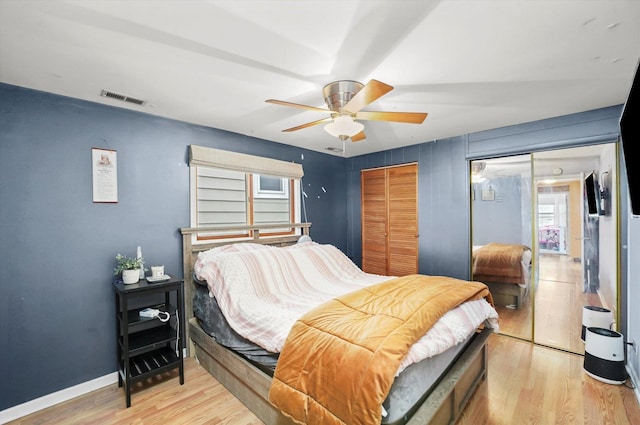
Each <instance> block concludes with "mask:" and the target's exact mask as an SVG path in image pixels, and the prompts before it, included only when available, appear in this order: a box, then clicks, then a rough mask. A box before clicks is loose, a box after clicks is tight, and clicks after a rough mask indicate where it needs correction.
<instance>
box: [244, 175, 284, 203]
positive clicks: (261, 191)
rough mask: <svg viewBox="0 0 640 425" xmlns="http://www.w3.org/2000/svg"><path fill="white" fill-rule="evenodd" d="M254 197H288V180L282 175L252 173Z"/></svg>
mask: <svg viewBox="0 0 640 425" xmlns="http://www.w3.org/2000/svg"><path fill="white" fill-rule="evenodd" d="M253 197H254V198H288V197H289V182H288V181H287V179H285V178H282V177H273V176H265V175H263V174H254V175H253Z"/></svg>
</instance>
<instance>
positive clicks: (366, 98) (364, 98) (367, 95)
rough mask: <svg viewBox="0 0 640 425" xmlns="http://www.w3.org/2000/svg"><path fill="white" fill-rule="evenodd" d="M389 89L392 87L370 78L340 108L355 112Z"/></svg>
mask: <svg viewBox="0 0 640 425" xmlns="http://www.w3.org/2000/svg"><path fill="white" fill-rule="evenodd" d="M391 90H393V87H391V86H390V85H388V84H385V83H383V82H380V81H378V80H371V81H369V82H368V83H367V84H366V85H365V86H364V87H363V88H362V89H360V91H359V92H358V93H356V94H355V95H354V96H353V97H352V98H351V100H349V101H348V102H347V104H346V105H344V107H343V108H342V110H343V111H344V112H350V113H352V114H355V113H356V112H358V111H360V110H361V109H362V108H364V107H365V106H367V105H368V104H370V103H371V102H374V101H375V100H377V99H379V98H380V97H382V96H383V95H385V94H387V93H389V92H390V91H391Z"/></svg>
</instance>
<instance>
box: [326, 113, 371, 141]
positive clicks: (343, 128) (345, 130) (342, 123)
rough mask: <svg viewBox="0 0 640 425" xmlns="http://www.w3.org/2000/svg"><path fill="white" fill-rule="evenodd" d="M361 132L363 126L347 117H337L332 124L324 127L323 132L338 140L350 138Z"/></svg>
mask: <svg viewBox="0 0 640 425" xmlns="http://www.w3.org/2000/svg"><path fill="white" fill-rule="evenodd" d="M362 130H364V125H362V124H361V123H359V122H357V121H355V120H354V119H353V117H351V116H349V115H338V116H337V117H335V118H334V119H333V122H330V123H329V124H327V125H325V126H324V131H326V132H327V133H329V134H330V135H332V136H333V137H338V138H340V137H341V136H346V137H352V136H355V135H356V134H358V133H360V132H361V131H362Z"/></svg>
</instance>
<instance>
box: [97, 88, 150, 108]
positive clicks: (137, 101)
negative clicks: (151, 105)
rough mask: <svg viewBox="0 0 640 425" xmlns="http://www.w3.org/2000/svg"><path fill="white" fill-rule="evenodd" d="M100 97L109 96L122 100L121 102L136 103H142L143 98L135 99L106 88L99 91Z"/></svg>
mask: <svg viewBox="0 0 640 425" xmlns="http://www.w3.org/2000/svg"><path fill="white" fill-rule="evenodd" d="M100 96H102V97H110V98H111V99H117V100H122V101H123V102H129V103H135V104H136V105H144V100H140V99H136V98H134V97H129V96H124V95H122V94H118V93H114V92H111V91H107V90H102V92H100Z"/></svg>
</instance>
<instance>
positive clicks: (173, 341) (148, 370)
mask: <svg viewBox="0 0 640 425" xmlns="http://www.w3.org/2000/svg"><path fill="white" fill-rule="evenodd" d="M170 277H171V278H170V279H169V280H168V281H166V282H158V283H149V282H147V281H146V280H145V279H141V280H140V282H138V283H134V284H128V285H125V284H124V283H122V282H121V281H116V282H113V287H114V289H115V295H116V334H117V335H118V344H117V345H118V386H119V387H122V386H123V385H124V390H125V394H126V399H127V407H129V406H131V385H132V384H135V383H136V382H139V381H143V380H145V379H148V378H150V377H153V376H155V375H158V374H160V373H163V372H167V371H169V370H172V369H175V368H179V369H180V385H182V384H184V361H183V355H182V353H183V348H184V285H183V279H181V278H178V277H176V276H172V275H170ZM173 292H175V298H174V300H175V301H174V302H175V304H172V303H171V302H170V301H171V298H172V297H171V294H172V293H173ZM152 294H164V302H160V303H151V304H145V305H142V306H141V305H140V304H141V303H140V300H134V299H133V298H134V297H144V298H149V296H151V297H152V298H153V296H152ZM135 301H138V302H137V303H136V302H135ZM142 301H143V302H142V304H144V300H142ZM133 305H135V307H132V306H133ZM148 307H150V308H153V309H157V310H159V311H162V312H167V313H169V317H168V320H167V321H166V322H163V321H161V320H160V319H158V318H152V317H141V316H140V311H142V310H144V309H145V308H148ZM161 317H162V318H166V317H167V316H166V315H164V314H162V315H161Z"/></svg>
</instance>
